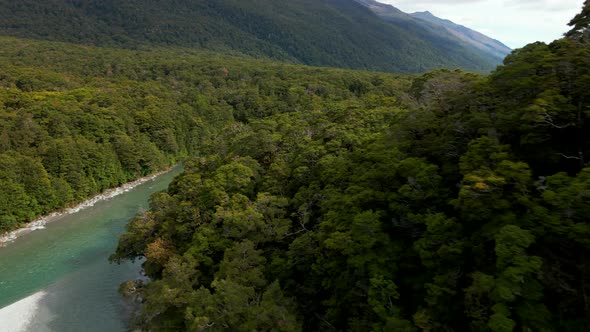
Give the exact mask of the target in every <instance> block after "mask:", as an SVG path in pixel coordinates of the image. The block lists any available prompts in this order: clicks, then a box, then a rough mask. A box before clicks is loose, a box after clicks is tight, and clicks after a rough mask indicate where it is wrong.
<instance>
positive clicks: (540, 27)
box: [377, 0, 584, 48]
mask: <svg viewBox="0 0 590 332" xmlns="http://www.w3.org/2000/svg"><path fill="white" fill-rule="evenodd" d="M377 1H381V2H384V3H388V4H391V5H393V6H395V7H398V8H399V9H401V10H403V11H405V12H409V13H411V12H416V11H425V10H428V11H430V12H431V13H433V14H434V15H436V16H438V17H441V18H445V19H449V20H451V21H453V22H455V23H458V24H462V25H465V26H467V27H469V28H472V29H474V30H477V31H480V32H482V33H485V34H486V35H488V36H490V37H492V38H495V39H498V40H500V41H501V42H503V43H505V44H506V45H508V46H510V47H512V48H518V47H522V46H524V45H526V44H528V43H531V42H535V41H544V42H551V41H553V40H555V39H557V38H560V37H561V36H562V34H563V33H564V32H566V31H568V30H569V27H568V26H567V23H568V22H569V21H570V20H571V18H572V17H574V16H575V15H576V14H577V13H579V12H580V11H581V8H582V5H583V3H584V0H377Z"/></svg>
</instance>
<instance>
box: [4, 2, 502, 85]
mask: <svg viewBox="0 0 590 332" xmlns="http://www.w3.org/2000/svg"><path fill="white" fill-rule="evenodd" d="M408 17H409V16H408ZM411 20H413V22H412V24H409V25H408V24H405V23H404V22H399V21H395V22H392V21H388V20H382V19H380V18H379V16H377V15H376V14H375V13H374V12H373V11H371V10H370V9H368V8H366V7H365V6H363V5H362V4H361V3H359V2H357V1H355V0H322V1H315V0H293V1H286V0H272V1H271V0H258V1H238V0H216V1H211V0H172V1H164V0H149V1H140V0H118V1H115V0H103V1H100V2H96V1H89V0H47V1H43V2H39V1H35V0H22V1H18V2H14V1H10V0H0V35H5V36H14V37H21V38H23V37H24V38H34V39H42V40H52V41H63V42H71V43H79V44H89V45H96V46H114V47H124V48H132V49H133V48H150V47H153V46H160V47H190V48H197V49H207V50H213V51H219V52H224V53H227V52H235V53H240V54H245V55H249V56H254V57H260V58H268V59H273V60H281V61H287V62H294V63H301V64H306V65H314V66H329V67H341V68H350V69H362V70H371V71H386V72H398V73H419V72H425V71H429V70H434V69H440V68H462V69H464V70H469V71H477V72H487V71H490V70H492V69H494V68H495V67H496V66H497V65H498V64H500V61H499V60H498V59H497V58H495V57H490V56H489V55H487V54H485V53H484V52H481V51H480V50H478V49H475V48H473V47H470V46H469V45H467V44H466V43H464V42H463V41H461V40H459V39H457V38H455V37H453V36H451V35H450V34H448V33H447V34H445V35H442V34H440V33H439V32H436V31H435V29H433V28H431V27H430V26H429V24H423V23H420V22H419V21H418V20H416V19H413V18H412V19H411ZM417 22H418V23H417ZM427 25H428V26H427Z"/></svg>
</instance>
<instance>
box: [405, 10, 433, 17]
mask: <svg viewBox="0 0 590 332" xmlns="http://www.w3.org/2000/svg"><path fill="white" fill-rule="evenodd" d="M410 15H412V16H416V15H423V16H432V17H436V16H434V15H433V14H432V13H431V12H429V11H428V10H425V11H423V12H415V13H411V14H410Z"/></svg>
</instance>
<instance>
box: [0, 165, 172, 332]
mask: <svg viewBox="0 0 590 332" xmlns="http://www.w3.org/2000/svg"><path fill="white" fill-rule="evenodd" d="M180 172H181V169H180V167H177V168H175V169H173V170H171V171H170V172H167V173H165V174H162V175H159V176H158V177H156V178H154V179H151V180H149V181H147V182H145V183H142V184H139V185H137V186H136V187H134V188H132V189H129V190H128V191H126V192H120V191H119V192H117V195H111V196H108V195H107V196H105V197H102V199H98V200H95V201H94V202H92V204H86V205H84V206H83V208H82V209H77V210H75V211H69V213H66V214H63V215H60V216H53V217H51V222H47V223H43V225H42V227H38V225H33V227H32V229H29V230H28V231H25V232H21V233H20V234H21V236H20V237H19V238H18V239H16V240H14V241H13V242H10V243H7V244H5V246H4V247H0V331H2V332H12V331H14V332H20V331H34V332H45V331H48V332H49V331H55V332H68V331H72V332H79V331H84V332H86V331H88V332H93V331H97V332H98V331H100V332H102V331H109V332H118V331H128V330H129V308H128V307H127V305H126V303H125V301H124V300H123V299H122V298H121V296H120V295H119V294H118V292H117V290H118V287H119V284H120V283H122V282H123V281H125V280H128V279H135V278H139V277H141V276H140V264H141V263H140V262H135V263H131V262H126V263H123V264H121V265H116V264H110V263H109V262H108V257H109V255H111V254H112V253H113V252H114V250H115V248H116V246H117V241H118V239H119V236H120V235H121V233H123V232H124V229H125V224H126V223H127V221H129V219H131V218H132V217H133V216H134V215H135V214H136V213H138V212H140V211H142V210H145V209H147V207H148V200H149V197H150V195H151V194H152V193H154V192H156V191H160V190H164V189H166V188H167V186H168V184H169V183H170V182H171V181H172V179H173V178H174V176H176V175H177V174H179V173H180ZM25 233H26V234H25Z"/></svg>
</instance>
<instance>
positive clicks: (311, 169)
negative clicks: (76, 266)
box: [112, 2, 590, 332]
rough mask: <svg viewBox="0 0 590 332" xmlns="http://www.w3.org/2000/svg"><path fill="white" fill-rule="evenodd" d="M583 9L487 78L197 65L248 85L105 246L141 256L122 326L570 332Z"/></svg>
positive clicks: (585, 192)
mask: <svg viewBox="0 0 590 332" xmlns="http://www.w3.org/2000/svg"><path fill="white" fill-rule="evenodd" d="M588 6H590V3H588V2H586V10H588V9H589V7H588ZM587 18H588V16H587V14H586V15H583V16H580V17H579V18H577V19H576V20H575V21H574V22H572V24H573V25H575V26H576V28H575V31H573V32H571V33H569V34H568V36H569V37H568V38H564V39H561V40H557V41H555V42H553V43H551V44H549V45H546V44H544V43H535V44H531V45H528V46H526V47H524V48H522V49H519V50H517V51H515V52H514V53H513V54H512V55H510V56H509V57H508V58H507V59H506V61H505V64H504V66H502V67H500V68H498V69H497V70H496V71H495V72H494V73H493V74H492V75H490V76H489V77H480V76H477V75H473V74H465V73H462V72H460V71H448V70H442V71H436V72H432V73H428V74H425V75H423V76H420V77H412V78H410V81H408V80H407V78H406V79H399V78H393V77H390V76H387V75H385V76H379V75H371V74H365V73H355V74H354V76H356V77H355V78H354V79H352V80H350V77H351V76H349V75H350V74H351V73H347V72H324V71H313V70H309V69H298V68H297V67H288V68H287V67H286V68H285V69H284V70H281V71H280V74H278V75H274V74H271V72H267V71H266V70H257V71H255V72H256V73H259V75H262V76H261V77H263V79H262V80H261V81H259V82H258V83H255V82H256V80H253V79H252V78H253V76H252V75H253V74H254V72H253V71H252V70H251V69H247V67H243V68H242V69H238V70H237V71H238V72H241V74H240V75H242V79H241V80H240V81H239V82H238V81H236V82H233V83H230V81H231V80H228V79H224V82H225V83H221V84H219V83H213V81H212V85H213V87H212V88H211V89H210V90H209V91H211V92H210V93H209V95H211V94H212V95H219V93H220V92H221V94H220V95H223V91H224V89H226V88H227V86H228V85H227V84H240V85H241V89H242V90H241V91H245V90H247V91H248V92H247V93H246V94H242V93H240V92H238V94H237V95H238V96H240V95H241V96H243V97H240V98H237V99H235V100H236V101H240V102H237V103H233V104H231V105H232V113H233V114H235V115H237V114H239V117H237V119H239V121H238V122H228V123H227V125H226V126H225V127H224V129H223V130H221V131H219V134H218V135H217V136H216V137H215V140H214V141H213V140H211V141H202V142H201V144H202V145H201V149H200V150H199V151H200V153H199V155H198V157H197V158H194V159H193V160H192V161H191V162H188V163H187V164H186V172H185V173H184V174H183V175H181V176H179V177H178V178H177V179H176V180H175V181H174V183H173V184H172V185H171V187H170V188H169V190H168V191H167V192H162V193H159V194H156V195H154V196H153V197H152V201H151V209H150V211H148V212H146V213H144V214H141V215H139V216H137V218H135V219H134V220H132V221H131V222H130V224H129V225H128V233H127V234H125V235H123V236H122V237H121V240H120V242H119V247H118V250H117V252H116V254H115V255H114V256H113V257H112V259H113V260H115V261H118V260H122V259H136V258H139V257H145V258H146V261H145V263H144V268H145V272H146V273H147V275H148V276H149V277H150V278H151V279H152V282H150V283H148V284H144V283H143V282H141V281H131V282H129V283H126V284H125V285H123V286H122V288H121V290H122V292H123V293H125V294H127V295H130V296H132V297H134V298H136V299H137V300H139V301H141V302H142V303H143V308H142V312H141V314H140V316H139V317H138V323H139V324H140V326H142V327H143V328H145V329H147V330H151V331H179V330H188V331H222V330H229V331H298V330H304V331H370V330H372V331H498V332H500V331H585V330H587V327H588V326H590V314H589V312H590V311H589V310H588V308H590V303H589V301H588V298H587V296H586V294H588V293H589V292H590V277H589V275H590V271H589V268H590V261H589V257H590V243H589V241H588V239H589V238H590V223H589V220H588V215H590V201H589V197H590V168H588V163H587V159H588V158H587V156H588V155H589V154H590V135H589V133H590V128H589V124H588V123H589V122H588V117H589V116H590V104H589V101H590V95H589V91H590V90H589V89H588V86H590V44H589V43H588V41H587V38H586V37H587V32H588V27H589V26H588V23H587V22H588V20H587ZM580 22H582V23H580ZM583 22H586V23H583ZM577 23H580V24H579V25H578V24H577ZM174 71H175V70H173V71H172V72H174ZM233 71H234V72H235V71H236V69H234V70H233ZM230 72H231V71H230ZM328 73H330V80H323V79H321V80H320V81H318V78H321V77H325V76H324V75H326V74H328ZM318 75H319V76H318ZM391 79H393V80H392V81H391ZM215 81H216V80H215ZM267 81H271V82H272V84H271V86H286V87H288V88H287V89H286V90H282V91H281V90H279V91H277V90H275V93H273V94H268V91H269V90H268V89H267V88H263V86H264V85H263V84H264V82H267ZM320 82H321V83H320ZM286 91H288V92H286ZM296 91H299V92H300V93H299V94H297V93H296ZM292 93H295V95H293V94H292ZM295 96H298V97H296V98H295ZM260 98H262V100H266V102H262V103H261V99H260ZM297 98H298V99H297ZM279 105H280V106H279ZM268 109H273V110H276V112H272V114H271V113H270V112H265V110H268ZM261 115H262V117H261Z"/></svg>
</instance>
